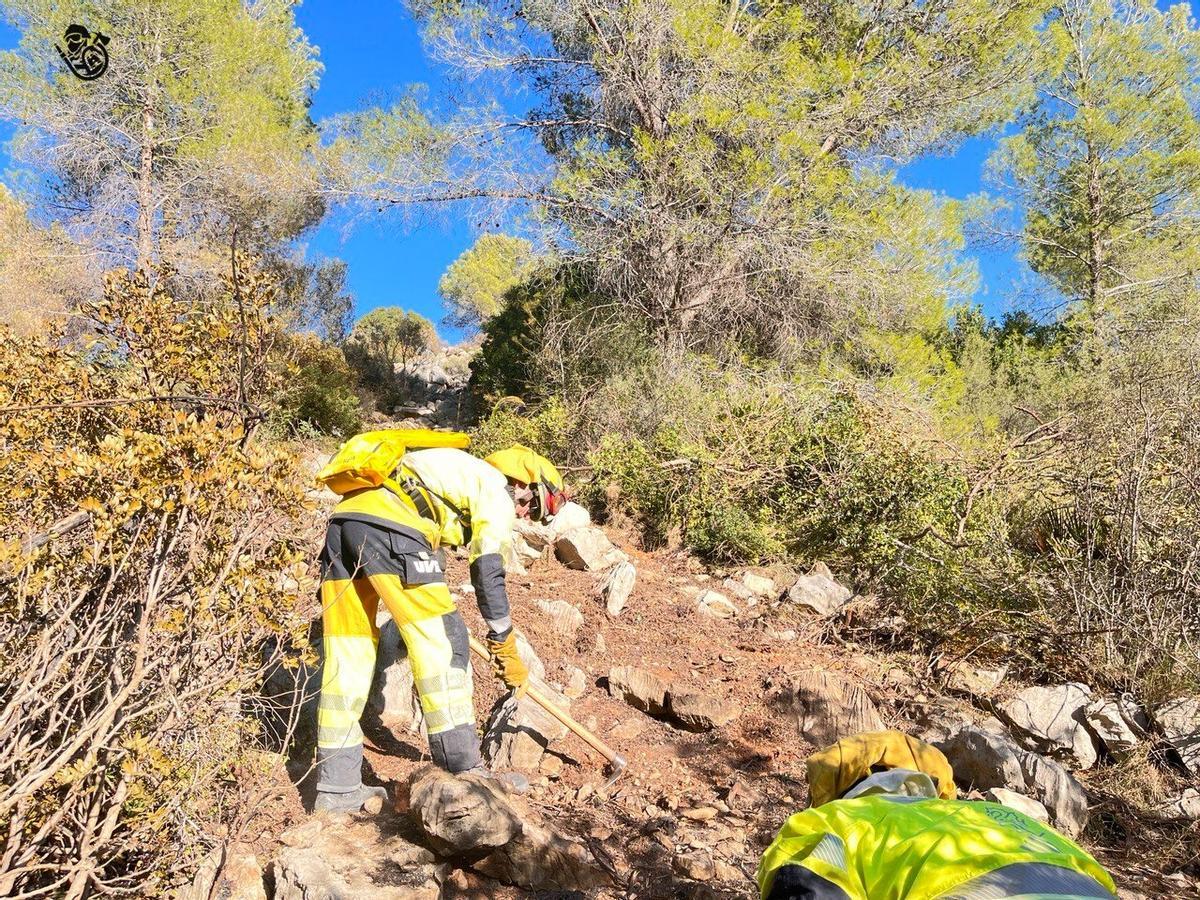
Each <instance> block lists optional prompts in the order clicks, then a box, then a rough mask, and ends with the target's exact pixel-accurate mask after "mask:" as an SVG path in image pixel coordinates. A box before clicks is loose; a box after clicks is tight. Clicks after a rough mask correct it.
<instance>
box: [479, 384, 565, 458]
mask: <svg viewBox="0 0 1200 900" xmlns="http://www.w3.org/2000/svg"><path fill="white" fill-rule="evenodd" d="M570 424H571V423H570V419H569V417H568V415H567V409H566V407H565V406H564V405H563V403H562V402H561V401H560V400H549V401H547V402H546V404H545V405H544V406H542V408H541V409H539V410H536V411H534V410H529V409H527V408H526V407H525V406H524V405H523V404H519V403H516V402H513V401H511V400H510V401H507V402H501V403H498V404H496V405H495V406H494V407H493V409H492V411H491V413H490V414H489V415H488V416H487V418H485V419H484V420H483V421H482V422H480V423H479V424H478V425H477V426H476V427H475V429H474V430H473V431H472V433H471V450H472V452H474V453H475V454H477V455H479V456H487V455H488V454H489V453H492V452H494V451H496V450H503V449H504V448H505V447H511V446H512V445H513V444H524V445H525V446H526V447H529V448H531V449H533V450H536V451H537V452H538V453H541V454H542V455H543V456H545V457H546V458H547V459H549V460H550V461H551V462H554V463H555V464H557V465H564V466H565V465H567V464H568V463H570V462H571V461H572V459H573V455H572V452H571V429H570Z"/></svg>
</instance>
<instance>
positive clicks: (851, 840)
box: [758, 795, 1116, 900]
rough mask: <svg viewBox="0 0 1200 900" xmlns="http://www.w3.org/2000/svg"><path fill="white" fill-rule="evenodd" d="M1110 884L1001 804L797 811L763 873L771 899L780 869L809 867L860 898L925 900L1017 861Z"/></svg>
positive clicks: (884, 800) (1062, 843) (889, 803)
mask: <svg viewBox="0 0 1200 900" xmlns="http://www.w3.org/2000/svg"><path fill="white" fill-rule="evenodd" d="M1024 862H1030V863H1047V864H1050V865H1056V866H1063V867H1065V868H1068V869H1073V870H1075V871H1076V872H1079V873H1081V874H1083V875H1087V876H1089V877H1091V878H1094V879H1095V880H1096V881H1098V882H1100V884H1102V885H1104V886H1105V887H1106V888H1108V889H1109V890H1111V891H1112V892H1113V894H1114V895H1115V894H1116V886H1115V885H1114V884H1113V880H1112V878H1111V877H1110V876H1109V875H1108V873H1107V872H1105V871H1104V869H1103V868H1101V867H1100V864H1099V863H1097V862H1096V861H1095V860H1094V859H1092V857H1091V856H1089V855H1088V854H1087V853H1086V852H1084V851H1083V850H1082V849H1081V848H1080V847H1079V846H1078V845H1076V844H1075V843H1073V842H1072V841H1070V840H1068V839H1067V838H1065V837H1063V836H1062V835H1060V834H1058V832H1056V831H1054V830H1053V829H1051V828H1049V827H1047V826H1045V825H1043V824H1041V823H1040V822H1038V821H1036V820H1034V819H1031V818H1029V817H1028V816H1026V815H1024V814H1023V813H1019V812H1017V811H1016V810H1013V809H1009V808H1008V807H1005V806H1001V805H1000V804H998V803H983V802H974V801H965V800H936V799H922V798H915V797H889V796H887V795H872V796H867V797H858V798H855V799H851V800H835V801H833V802H832V803H826V804H824V805H822V806H818V807H814V808H812V809H806V810H804V811H803V812H799V813H796V814H795V815H794V816H792V817H791V818H790V819H788V820H787V822H785V823H784V825H783V828H782V829H780V831H779V834H778V835H777V836H776V838H775V840H774V842H773V843H772V844H771V846H769V847H768V848H767V851H766V853H764V854H763V857H762V860H761V862H760V863H759V866H758V885H759V890H760V896H761V898H762V900H766V897H767V895H768V893H769V892H770V890H771V885H772V884H773V882H774V879H775V874H776V872H777V871H778V870H779V869H780V867H782V866H786V865H789V864H798V865H802V866H804V867H805V868H807V869H809V870H811V871H813V872H815V873H816V874H817V875H820V876H821V877H822V878H825V879H827V880H828V881H831V882H833V883H834V884H836V885H838V886H839V887H840V888H842V889H843V890H844V891H845V892H846V893H847V894H848V895H849V896H850V897H852V898H855V900H860V898H861V900H901V898H903V900H926V898H935V897H939V896H941V895H943V894H945V893H946V892H948V891H950V890H952V889H953V888H955V887H958V886H959V885H962V884H964V883H966V882H968V881H970V880H971V879H973V878H978V877H979V876H981V875H986V874H987V873H988V872H992V871H994V870H996V869H999V868H1002V867H1004V866H1008V865H1012V864H1014V863H1024Z"/></svg>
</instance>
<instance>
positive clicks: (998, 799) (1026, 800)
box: [983, 788, 1050, 825]
mask: <svg viewBox="0 0 1200 900" xmlns="http://www.w3.org/2000/svg"><path fill="white" fill-rule="evenodd" d="M983 796H984V799H985V800H990V801H991V802H993V803H999V804H1000V805H1001V806H1007V807H1008V808H1009V809H1015V810H1016V811H1017V812H1020V813H1024V814H1025V815H1027V816H1029V818H1031V819H1036V820H1037V821H1039V822H1043V823H1045V824H1046V825H1049V824H1050V813H1048V812H1047V811H1046V807H1044V806H1042V804H1040V803H1038V802H1037V801H1036V800H1034V799H1033V798H1032V797H1026V796H1025V795H1024V794H1018V793H1017V792H1016V791H1010V790H1008V789H1007V788H989V789H988V791H987V792H986V793H985V794H984V795H983Z"/></svg>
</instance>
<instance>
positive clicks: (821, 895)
mask: <svg viewBox="0 0 1200 900" xmlns="http://www.w3.org/2000/svg"><path fill="white" fill-rule="evenodd" d="M767 900H850V895H849V894H847V893H846V892H845V891H843V890H842V889H841V888H840V887H838V886H837V885H836V884H834V883H833V882H832V881H829V880H828V879H826V878H822V877H821V876H820V875H818V874H817V873H816V872H813V871H812V870H810V869H806V868H805V867H804V866H797V865H790V866H780V867H779V868H778V869H776V870H775V881H774V882H772V884H771V893H769V894H767Z"/></svg>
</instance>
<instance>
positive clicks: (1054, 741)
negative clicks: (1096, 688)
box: [1000, 683, 1096, 769]
mask: <svg viewBox="0 0 1200 900" xmlns="http://www.w3.org/2000/svg"><path fill="white" fill-rule="evenodd" d="M1090 702H1091V691H1090V690H1089V689H1088V687H1087V685H1083V684H1077V683H1070V684H1059V685H1053V686H1050V687H1040V686H1035V687H1028V688H1025V690H1023V691H1021V692H1020V693H1019V694H1017V695H1016V696H1015V697H1013V698H1012V699H1011V700H1009V701H1007V702H1005V703H1002V704H1001V705H1000V712H1001V714H1002V716H1003V717H1004V718H1006V719H1007V720H1008V721H1009V723H1010V724H1011V725H1012V726H1013V728H1014V729H1015V730H1016V732H1017V733H1018V735H1021V736H1023V737H1025V738H1026V739H1027V740H1028V741H1029V742H1030V743H1031V744H1032V746H1031V747H1030V749H1033V750H1038V751H1040V752H1043V753H1051V754H1062V755H1064V756H1066V757H1067V758H1068V759H1070V760H1072V761H1073V762H1074V764H1075V765H1076V766H1077V767H1078V768H1080V769H1090V768H1091V767H1092V766H1094V765H1095V764H1096V742H1095V738H1094V737H1093V736H1092V733H1091V732H1090V731H1089V730H1088V727H1087V722H1086V720H1085V718H1084V715H1085V713H1086V711H1087V706H1088V704H1089V703H1090Z"/></svg>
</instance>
